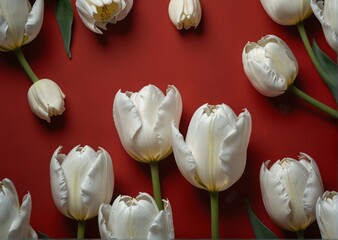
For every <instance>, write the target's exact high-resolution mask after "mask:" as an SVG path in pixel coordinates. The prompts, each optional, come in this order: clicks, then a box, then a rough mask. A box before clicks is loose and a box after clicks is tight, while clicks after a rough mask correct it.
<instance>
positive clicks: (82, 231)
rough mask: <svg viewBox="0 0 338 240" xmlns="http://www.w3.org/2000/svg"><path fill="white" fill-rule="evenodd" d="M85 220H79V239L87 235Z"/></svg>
mask: <svg viewBox="0 0 338 240" xmlns="http://www.w3.org/2000/svg"><path fill="white" fill-rule="evenodd" d="M85 224H86V222H85V221H78V222H77V239H84V235H85Z"/></svg>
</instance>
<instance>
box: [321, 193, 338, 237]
mask: <svg viewBox="0 0 338 240" xmlns="http://www.w3.org/2000/svg"><path fill="white" fill-rule="evenodd" d="M316 216H317V223H318V226H319V229H320V234H321V236H322V239H338V193H337V192H336V191H326V192H325V193H324V194H323V195H322V196H320V197H319V198H318V201H317V204H316Z"/></svg>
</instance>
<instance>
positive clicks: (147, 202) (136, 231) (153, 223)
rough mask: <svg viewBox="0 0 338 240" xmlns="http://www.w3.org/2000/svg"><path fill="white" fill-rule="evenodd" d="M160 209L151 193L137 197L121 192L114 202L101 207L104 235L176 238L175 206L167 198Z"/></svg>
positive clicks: (100, 223)
mask: <svg viewBox="0 0 338 240" xmlns="http://www.w3.org/2000/svg"><path fill="white" fill-rule="evenodd" d="M163 205H164V209H163V210H159V209H158V207H157V205H156V203H155V201H154V199H153V198H152V197H151V196H150V195H149V194H147V193H140V194H139V195H138V196H137V197H136V198H132V197H129V196H121V195H120V196H118V197H117V198H116V199H115V201H114V203H113V204H112V205H109V204H102V205H101V207H100V211H99V217H98V222H99V230H100V236H101V239H174V238H175V233H174V225H173V218H172V211H171V206H170V203H169V201H168V200H163Z"/></svg>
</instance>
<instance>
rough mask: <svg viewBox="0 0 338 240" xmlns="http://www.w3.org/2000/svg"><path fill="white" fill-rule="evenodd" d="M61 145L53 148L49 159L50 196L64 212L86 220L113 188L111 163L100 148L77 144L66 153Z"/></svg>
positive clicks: (93, 214)
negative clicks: (54, 149) (62, 152)
mask: <svg viewBox="0 0 338 240" xmlns="http://www.w3.org/2000/svg"><path fill="white" fill-rule="evenodd" d="M61 149H62V147H58V148H57V149H56V151H55V152H54V154H53V156H52V159H51V162H50V181H51V189H52V195H53V200H54V203H55V205H56V207H57V208H58V210H59V211H60V212H61V213H62V214H63V215H65V216H67V217H69V218H72V219H75V220H78V221H85V220H88V219H90V218H93V217H95V216H97V214H98V211H99V208H100V205H101V204H102V203H110V201H111V198H112V195H113V188H114V175H113V165H112V160H111V158H110V156H109V154H108V153H107V152H106V151H105V150H104V149H103V148H100V149H99V150H98V151H97V152H95V151H94V150H93V149H92V148H91V147H89V146H84V147H80V146H76V147H74V148H73V149H72V150H71V151H70V152H69V153H68V155H65V154H61V153H60V151H61Z"/></svg>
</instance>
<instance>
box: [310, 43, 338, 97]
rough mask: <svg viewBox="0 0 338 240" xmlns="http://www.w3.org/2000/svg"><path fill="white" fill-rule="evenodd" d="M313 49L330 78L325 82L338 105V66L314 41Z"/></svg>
mask: <svg viewBox="0 0 338 240" xmlns="http://www.w3.org/2000/svg"><path fill="white" fill-rule="evenodd" d="M312 48H313V52H314V54H315V56H316V58H317V59H318V62H319V64H320V65H321V67H322V68H323V69H324V71H325V73H326V74H327V76H328V77H327V79H324V78H323V81H324V82H325V83H326V85H327V86H328V88H329V89H330V91H331V92H332V94H333V96H334V98H335V99H336V102H337V103H338V65H337V64H336V63H335V62H334V61H333V60H332V59H331V58H330V57H328V56H327V55H326V54H325V53H324V52H323V51H322V50H321V49H320V48H319V46H318V45H317V43H316V41H315V40H313V43H312Z"/></svg>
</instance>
